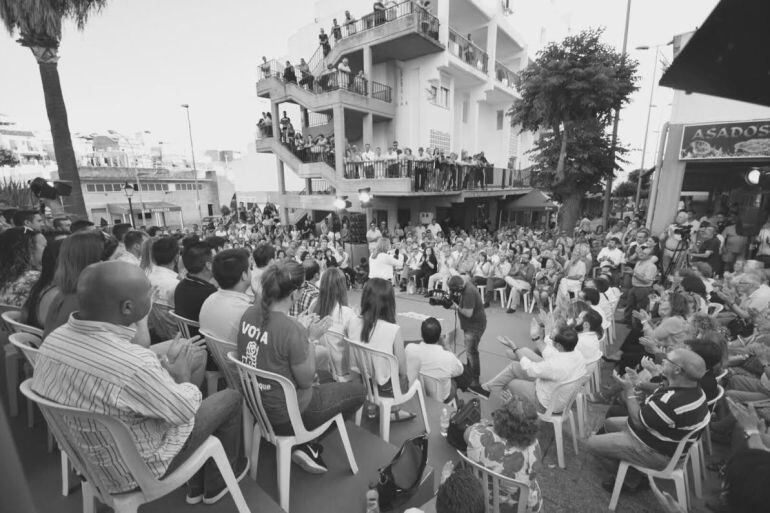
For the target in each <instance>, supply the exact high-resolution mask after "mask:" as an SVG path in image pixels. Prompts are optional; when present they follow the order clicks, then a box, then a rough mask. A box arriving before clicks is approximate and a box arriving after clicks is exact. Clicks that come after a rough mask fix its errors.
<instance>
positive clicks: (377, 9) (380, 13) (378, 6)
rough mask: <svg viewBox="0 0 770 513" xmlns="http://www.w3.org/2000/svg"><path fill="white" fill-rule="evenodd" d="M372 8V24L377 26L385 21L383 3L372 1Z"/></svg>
mask: <svg viewBox="0 0 770 513" xmlns="http://www.w3.org/2000/svg"><path fill="white" fill-rule="evenodd" d="M372 9H373V10H374V25H375V26H377V25H382V24H383V23H385V4H383V3H382V2H374V5H373V6H372Z"/></svg>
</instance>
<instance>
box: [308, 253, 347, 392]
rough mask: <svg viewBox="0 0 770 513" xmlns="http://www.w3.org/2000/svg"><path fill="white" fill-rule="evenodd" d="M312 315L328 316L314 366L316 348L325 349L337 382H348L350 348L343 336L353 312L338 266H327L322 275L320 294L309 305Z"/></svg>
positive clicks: (322, 317)
mask: <svg viewBox="0 0 770 513" xmlns="http://www.w3.org/2000/svg"><path fill="white" fill-rule="evenodd" d="M308 311H309V312H310V313H311V314H312V315H317V316H318V318H319V319H324V318H328V319H329V322H330V323H331V324H330V325H329V329H328V331H327V332H326V333H325V334H324V335H323V342H324V344H325V347H324V346H318V347H316V353H317V354H316V363H317V365H316V367H319V368H322V367H321V366H320V364H318V360H319V358H318V351H319V350H321V351H322V352H324V351H323V350H324V349H328V351H329V353H330V354H329V358H330V360H331V364H332V371H333V373H334V379H335V380H336V381H350V379H351V378H350V351H349V350H348V347H347V343H346V342H345V341H344V340H343V337H348V336H349V335H350V329H349V328H350V321H351V320H353V318H354V317H356V313H355V312H354V311H353V309H352V308H350V307H349V306H348V288H347V282H346V280H345V274H344V273H343V272H342V271H340V270H339V269H334V268H333V269H329V270H327V271H326V272H325V273H324V274H323V277H322V278H321V284H320V287H319V296H318V297H317V298H316V299H314V300H313V303H312V304H311V305H310V308H308Z"/></svg>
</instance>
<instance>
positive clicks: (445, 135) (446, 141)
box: [430, 129, 451, 152]
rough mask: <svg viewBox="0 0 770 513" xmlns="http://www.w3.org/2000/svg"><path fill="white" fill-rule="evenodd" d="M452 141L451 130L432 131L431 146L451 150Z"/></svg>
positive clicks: (446, 150)
mask: <svg viewBox="0 0 770 513" xmlns="http://www.w3.org/2000/svg"><path fill="white" fill-rule="evenodd" d="M450 142H451V136H450V135H449V132H442V131H441V130H433V129H431V131H430V146H432V147H433V148H438V149H440V150H444V151H445V152H449V146H450Z"/></svg>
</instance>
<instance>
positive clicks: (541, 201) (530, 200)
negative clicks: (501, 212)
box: [504, 189, 557, 210]
mask: <svg viewBox="0 0 770 513" xmlns="http://www.w3.org/2000/svg"><path fill="white" fill-rule="evenodd" d="M504 208H505V209H506V210H524V209H527V210H531V209H554V210H555V209H556V208H557V205H556V204H555V203H554V202H553V201H551V198H549V197H548V196H547V195H546V194H545V193H544V192H543V191H541V190H540V189H532V190H531V191H529V192H528V193H527V194H524V195H523V196H520V197H518V198H516V199H515V200H513V201H511V202H510V203H509V204H508V205H507V206H506V207H504Z"/></svg>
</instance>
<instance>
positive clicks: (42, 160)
mask: <svg viewBox="0 0 770 513" xmlns="http://www.w3.org/2000/svg"><path fill="white" fill-rule="evenodd" d="M0 149H5V150H10V151H11V152H12V153H13V155H14V156H15V157H16V159H17V160H18V161H19V163H18V164H17V165H15V166H2V167H0V180H7V181H15V182H27V181H28V180H32V179H33V178H37V177H41V178H45V179H48V178H50V176H51V172H52V171H54V170H55V169H56V162H55V160H54V158H53V154H51V155H49V152H48V151H47V149H46V147H45V144H44V142H43V141H42V140H41V139H40V137H38V135H37V134H36V133H35V132H33V131H31V130H27V129H26V128H24V127H22V126H19V125H18V123H16V121H14V120H13V119H11V118H10V117H9V116H5V115H3V114H0Z"/></svg>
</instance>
